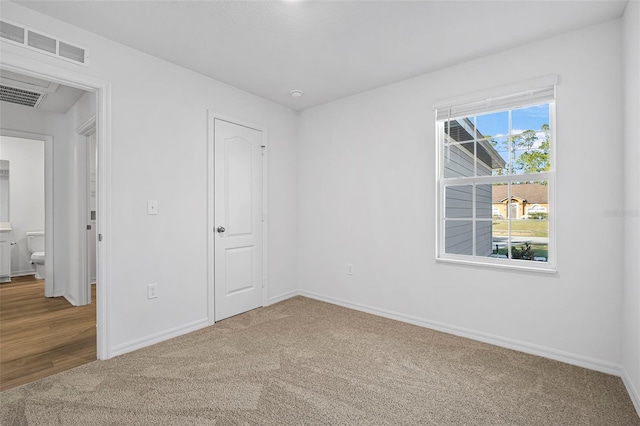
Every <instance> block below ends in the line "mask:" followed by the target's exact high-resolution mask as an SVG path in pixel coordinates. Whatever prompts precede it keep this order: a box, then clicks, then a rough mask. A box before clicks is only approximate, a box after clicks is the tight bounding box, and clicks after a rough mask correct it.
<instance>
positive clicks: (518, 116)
mask: <svg viewBox="0 0 640 426" xmlns="http://www.w3.org/2000/svg"><path fill="white" fill-rule="evenodd" d="M511 120H512V121H511V129H512V133H513V134H517V133H521V132H522V131H524V130H540V129H542V125H543V124H549V104H543V105H536V106H531V107H527V108H521V109H514V110H512V116H511ZM476 127H477V129H478V130H479V131H480V133H482V134H483V135H490V136H494V137H496V138H498V137H501V136H505V135H507V133H508V131H509V115H508V112H507V111H502V112H495V113H491V114H487V115H479V116H477V117H476Z"/></svg>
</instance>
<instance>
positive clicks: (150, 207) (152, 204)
mask: <svg viewBox="0 0 640 426" xmlns="http://www.w3.org/2000/svg"><path fill="white" fill-rule="evenodd" d="M147 214H158V200H147Z"/></svg>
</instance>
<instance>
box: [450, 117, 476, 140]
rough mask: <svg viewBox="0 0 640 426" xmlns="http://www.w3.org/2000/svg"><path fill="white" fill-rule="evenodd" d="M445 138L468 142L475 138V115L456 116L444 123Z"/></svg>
mask: <svg viewBox="0 0 640 426" xmlns="http://www.w3.org/2000/svg"><path fill="white" fill-rule="evenodd" d="M444 133H445V135H446V138H445V139H448V141H451V142H466V141H472V140H474V139H475V125H474V118H473V117H465V118H456V119H453V120H449V121H446V122H445V123H444Z"/></svg>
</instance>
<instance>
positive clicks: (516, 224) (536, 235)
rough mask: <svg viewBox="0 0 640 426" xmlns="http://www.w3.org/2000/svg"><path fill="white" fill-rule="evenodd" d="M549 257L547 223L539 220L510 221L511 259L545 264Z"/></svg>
mask: <svg viewBox="0 0 640 426" xmlns="http://www.w3.org/2000/svg"><path fill="white" fill-rule="evenodd" d="M548 257H549V222H548V221H546V220H539V219H520V220H512V221H511V258H512V259H521V260H535V261H542V262H546V261H547V259H548Z"/></svg>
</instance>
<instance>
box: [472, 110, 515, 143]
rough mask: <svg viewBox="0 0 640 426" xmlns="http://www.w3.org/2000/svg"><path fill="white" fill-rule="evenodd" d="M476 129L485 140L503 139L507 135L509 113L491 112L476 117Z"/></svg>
mask: <svg viewBox="0 0 640 426" xmlns="http://www.w3.org/2000/svg"><path fill="white" fill-rule="evenodd" d="M476 128H477V129H478V132H480V133H481V134H482V135H483V136H484V137H485V138H488V139H491V138H499V137H505V136H507V134H508V133H509V112H508V111H501V112H493V113H491V114H485V115H479V116H477V117H476Z"/></svg>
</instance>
